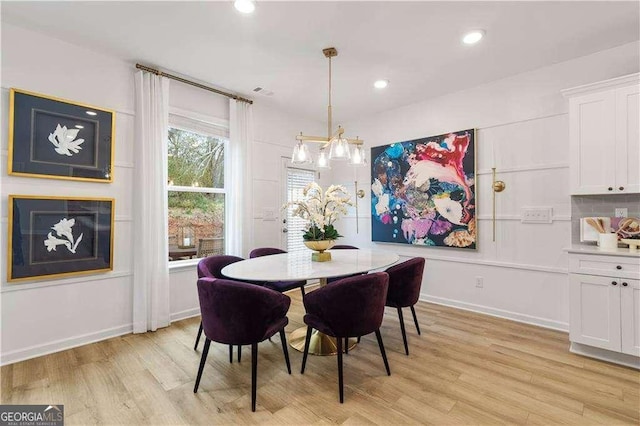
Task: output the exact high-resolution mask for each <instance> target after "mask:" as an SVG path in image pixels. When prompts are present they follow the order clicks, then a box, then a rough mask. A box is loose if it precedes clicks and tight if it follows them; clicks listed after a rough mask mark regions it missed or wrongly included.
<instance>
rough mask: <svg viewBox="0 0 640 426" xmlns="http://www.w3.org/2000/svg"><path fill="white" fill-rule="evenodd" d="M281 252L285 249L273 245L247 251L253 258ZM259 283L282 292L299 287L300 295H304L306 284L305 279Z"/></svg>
mask: <svg viewBox="0 0 640 426" xmlns="http://www.w3.org/2000/svg"><path fill="white" fill-rule="evenodd" d="M282 253H286V251H284V250H280V249H279V248H275V247H261V248H257V249H253V250H251V253H249V258H250V259H253V258H255V257H262V256H271V255H273V254H282ZM261 284H262V285H263V286H265V287H267V288H270V289H272V290H275V291H279V292H280V293H284V292H285V291H289V290H292V289H294V288H299V289H300V292H301V293H302V296H303V297H304V286H305V284H307V281H306V280H301V281H265V282H263V283H261Z"/></svg>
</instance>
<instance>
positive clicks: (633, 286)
mask: <svg viewBox="0 0 640 426" xmlns="http://www.w3.org/2000/svg"><path fill="white" fill-rule="evenodd" d="M620 306H621V309H620V323H621V331H622V352H623V353H625V354H628V355H635V356H640V281H639V280H622V288H621V289H620Z"/></svg>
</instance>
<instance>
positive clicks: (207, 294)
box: [193, 278, 291, 411]
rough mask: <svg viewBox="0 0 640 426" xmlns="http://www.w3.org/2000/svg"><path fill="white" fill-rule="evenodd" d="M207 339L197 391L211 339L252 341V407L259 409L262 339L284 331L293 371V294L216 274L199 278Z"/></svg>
mask: <svg viewBox="0 0 640 426" xmlns="http://www.w3.org/2000/svg"><path fill="white" fill-rule="evenodd" d="M198 297H199V299H200V312H201V313H202V325H203V328H204V335H205V342H204V349H203V350H202V358H201V359H200V367H199V368H198V375H197V377H196V383H195V386H194V388H193V392H194V393H196V392H197V391H198V387H199V385H200V379H201V378H202V371H203V370H204V366H205V364H206V361H207V355H208V354H209V346H210V345H211V342H218V343H223V344H226V345H230V346H233V345H238V346H241V345H251V411H256V394H257V374H258V343H260V342H262V341H263V340H265V339H268V338H270V337H271V336H273V335H274V334H276V333H280V341H281V342H282V352H283V353H284V359H285V362H286V364H287V372H288V373H289V374H291V364H290V363H289V352H288V350H287V340H286V336H285V333H284V328H285V326H286V325H287V324H288V323H289V319H288V318H287V311H288V310H289V305H290V304H291V299H290V298H289V296H287V295H284V294H281V293H278V292H277V291H274V290H271V289H268V288H264V287H260V286H257V285H255V284H250V283H243V282H239V281H231V280H226V279H220V278H218V279H216V278H200V279H199V280H198Z"/></svg>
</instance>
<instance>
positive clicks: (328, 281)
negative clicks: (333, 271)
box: [327, 244, 366, 284]
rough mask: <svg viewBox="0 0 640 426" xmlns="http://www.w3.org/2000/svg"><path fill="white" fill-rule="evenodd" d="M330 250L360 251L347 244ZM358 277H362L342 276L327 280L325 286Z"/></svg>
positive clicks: (337, 245)
mask: <svg viewBox="0 0 640 426" xmlns="http://www.w3.org/2000/svg"><path fill="white" fill-rule="evenodd" d="M331 250H360V249H359V248H358V247H356V246H350V245H348V244H336V245H335V246H333V247H331ZM365 274H366V272H365ZM358 275H362V274H351V275H342V276H340V277H333V278H327V284H329V283H333V282H336V281H339V280H342V279H344V278H349V277H357V276H358Z"/></svg>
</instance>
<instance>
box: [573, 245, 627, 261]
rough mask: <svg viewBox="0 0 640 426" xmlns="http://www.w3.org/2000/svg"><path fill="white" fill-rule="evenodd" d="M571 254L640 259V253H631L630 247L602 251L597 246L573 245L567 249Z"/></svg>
mask: <svg viewBox="0 0 640 426" xmlns="http://www.w3.org/2000/svg"><path fill="white" fill-rule="evenodd" d="M565 251H567V252H569V253H577V254H599V255H601V256H625V257H636V258H640V251H638V250H634V251H629V247H624V248H621V247H618V248H616V249H608V250H601V249H600V247H598V246H596V245H587V244H573V245H572V246H571V247H568V248H566V249H565Z"/></svg>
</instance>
